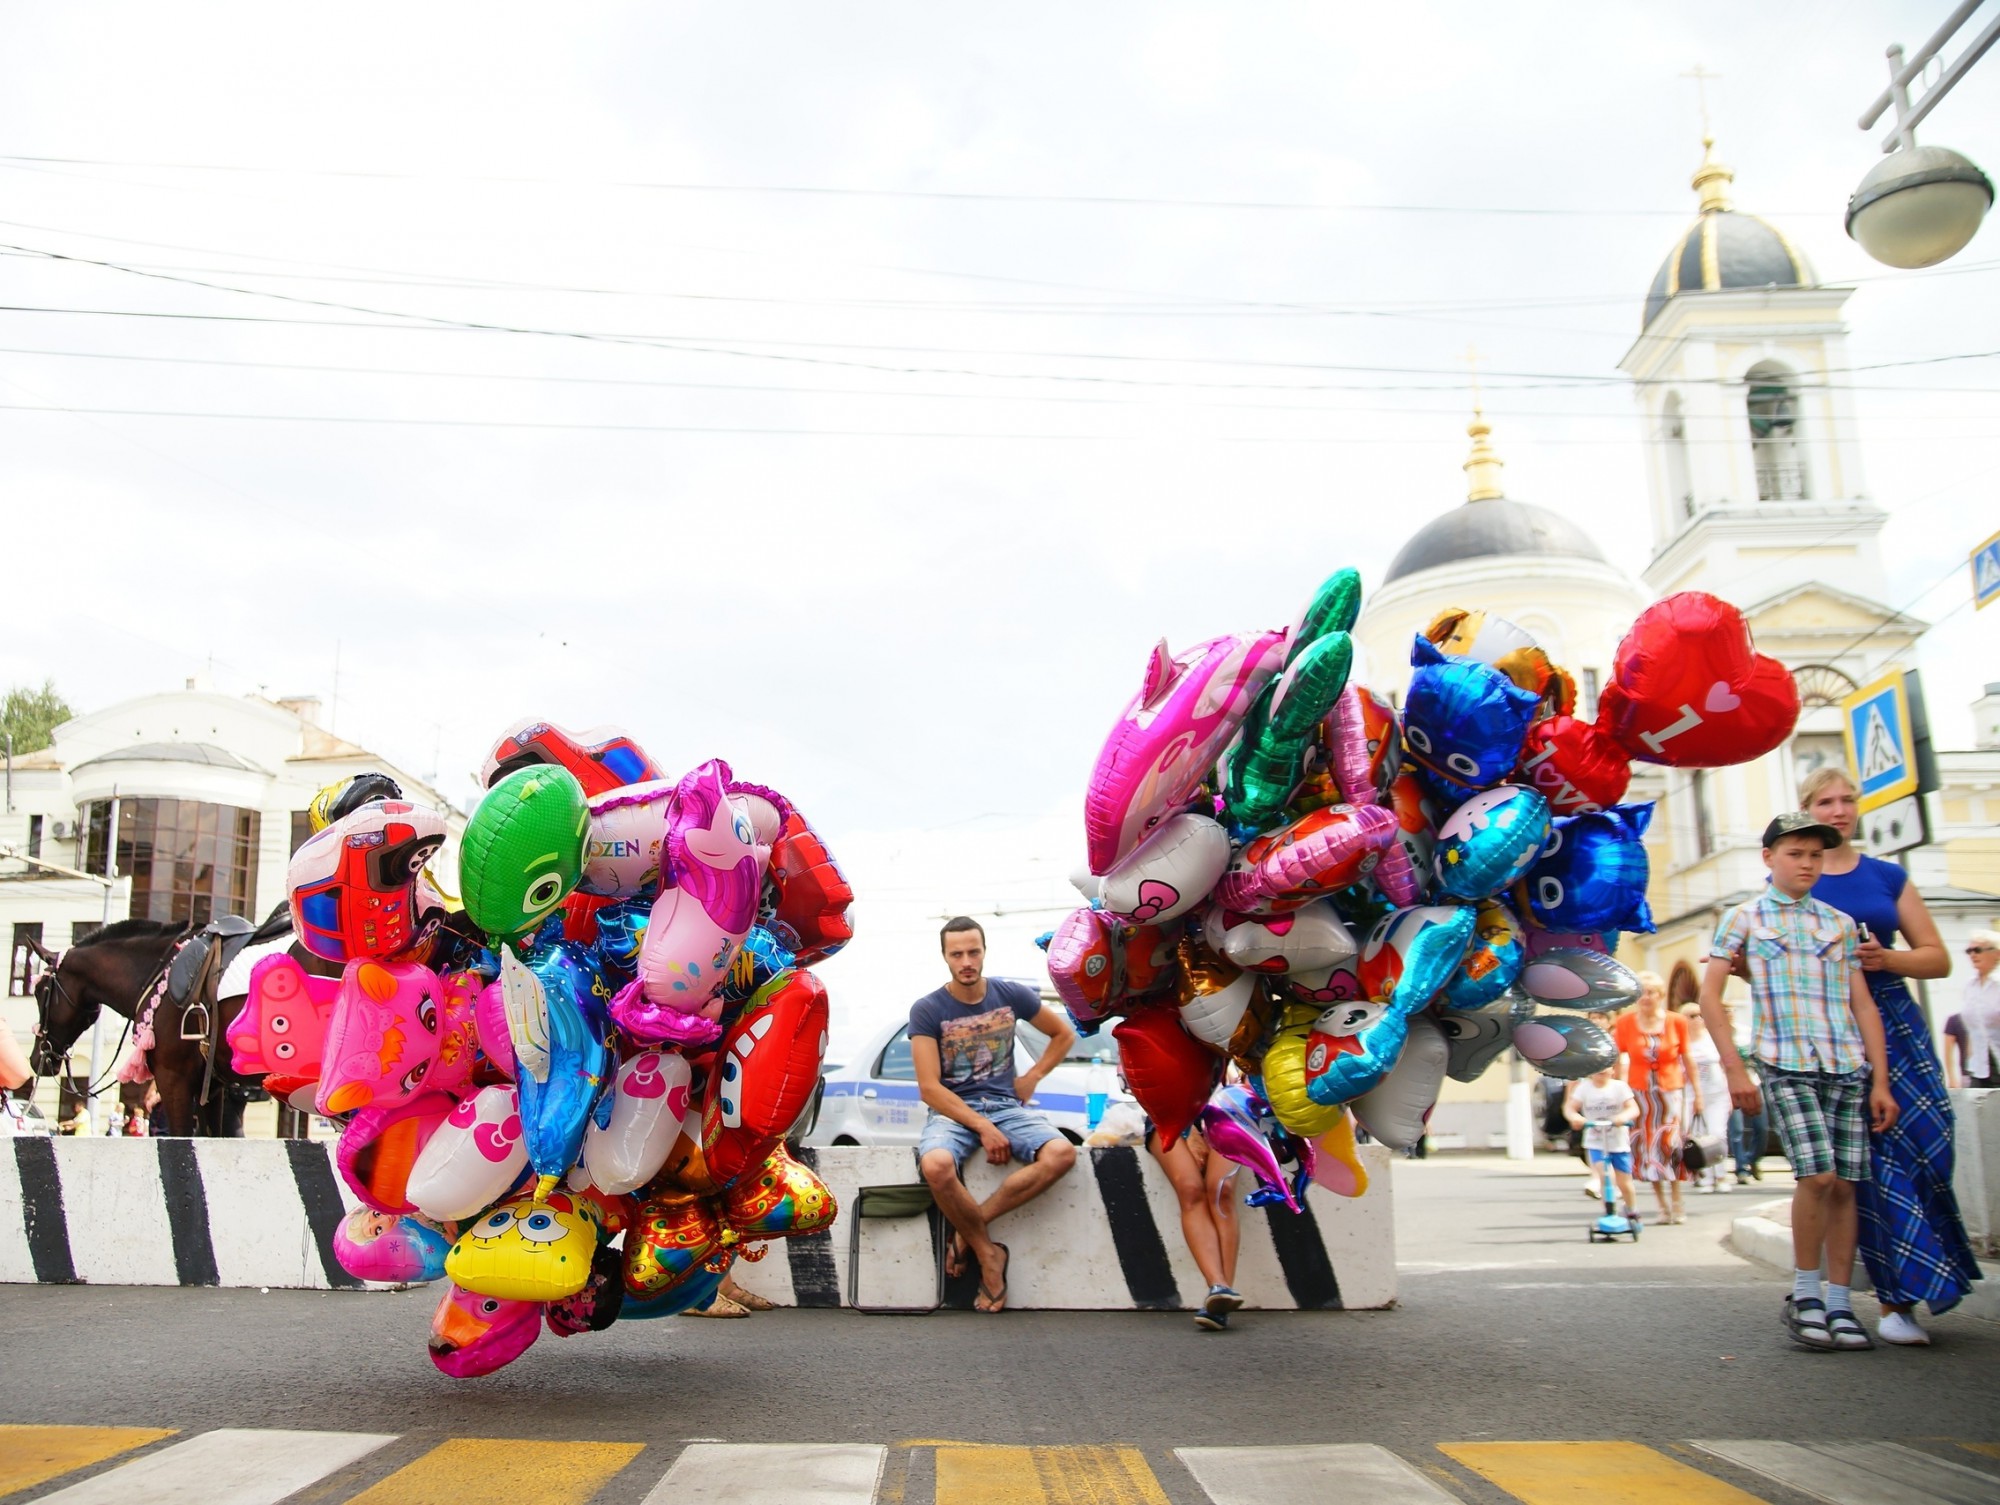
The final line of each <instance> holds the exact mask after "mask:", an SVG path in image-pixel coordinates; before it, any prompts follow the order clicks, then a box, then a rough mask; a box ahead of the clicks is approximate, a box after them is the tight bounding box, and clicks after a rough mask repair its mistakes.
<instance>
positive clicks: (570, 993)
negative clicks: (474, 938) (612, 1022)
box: [500, 947, 612, 1183]
mask: <svg viewBox="0 0 2000 1505" xmlns="http://www.w3.org/2000/svg"><path fill="white" fill-rule="evenodd" d="M539 960H540V961H541V965H540V966H539V967H536V968H530V967H529V966H528V965H527V964H526V963H524V962H522V961H521V960H520V959H519V958H518V957H516V956H514V955H513V953H512V952H511V951H505V950H503V952H502V956H501V969H500V987H501V996H502V1000H503V1003H504V1006H505V1008H506V1013H507V1032H508V1034H509V1035H510V1036H511V1037H512V1039H513V1042H514V1065H515V1087H516V1089H517V1090H518V1093H519V1097H520V1107H521V1141H522V1143H523V1145H524V1146H525V1147H526V1148H527V1151H528V1164H529V1165H530V1166H532V1167H533V1168H534V1172H535V1174H536V1175H537V1176H538V1177H540V1178H541V1180H542V1181H543V1182H544V1183H553V1182H555V1181H556V1180H558V1179H559V1178H560V1177H561V1176H562V1175H563V1174H564V1173H565V1172H567V1171H568V1170H569V1168H570V1167H571V1166H572V1165H574V1164H576V1159H577V1156H578V1155H579V1154H581V1153H582V1151H583V1131H584V1128H585V1126H586V1125H587V1124H588V1123H589V1122H590V1116H591V1110H592V1109H593V1108H595V1107H596V1106H597V1099H598V1094H599V1092H600V1091H601V1089H602V1088H603V1086H604V1082H605V1078H606V1076H607V1075H608V1074H609V1071H610V1066H611V1062H612V1055H611V1052H610V1050H609V1049H608V1048H607V1047H606V1044H605V1034H604V1033H603V1032H602V1031H600V1030H598V1029H597V1028H596V1027H594V1026H593V1025H592V1023H591V1019H590V1016H589V1014H588V1013H587V1012H586V1010H585V1007H584V1003H583V1000H584V999H585V998H588V997H589V996H590V994H589V986H590V981H589V972H588V969H587V968H585V967H583V966H582V965H580V964H579V963H578V962H577V961H576V960H575V959H574V958H571V957H568V956H565V955H563V954H562V953H561V951H560V950H559V948H557V947H549V948H548V949H547V950H546V951H545V952H544V953H543V955H542V956H541V957H540V958H539Z"/></svg>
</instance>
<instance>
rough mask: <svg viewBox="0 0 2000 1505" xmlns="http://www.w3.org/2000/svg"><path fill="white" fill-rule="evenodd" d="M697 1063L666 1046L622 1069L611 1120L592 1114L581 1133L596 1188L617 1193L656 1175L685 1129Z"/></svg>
mask: <svg viewBox="0 0 2000 1505" xmlns="http://www.w3.org/2000/svg"><path fill="white" fill-rule="evenodd" d="M693 1075H694V1068H693V1067H691V1066H689V1065H688V1063H687V1061H686V1059H685V1058H684V1057H681V1056H677V1055H673V1054H671V1053H670V1052H667V1051H659V1050H646V1051H641V1052H640V1053H639V1054H638V1055H636V1056H634V1057H632V1059H631V1060H629V1061H627V1062H626V1063H625V1064H624V1065H623V1066H620V1067H619V1068H618V1082H617V1085H616V1086H614V1087H613V1088H612V1096H611V1122H610V1123H609V1124H607V1125H606V1126H605V1127H604V1128H601V1129H600V1128H598V1126H597V1120H596V1119H595V1118H592V1119H591V1121H590V1127H589V1128H588V1129H586V1130H585V1131H584V1136H583V1167H584V1169H585V1170H587V1171H589V1172H590V1179H591V1181H592V1182H594V1183H595V1184H596V1186H597V1188H598V1190H600V1191H603V1192H606V1193H609V1194H610V1195H611V1196H614V1197H615V1196H619V1195H621V1194H623V1193H625V1192H628V1191H637V1190H638V1189H639V1188H640V1187H642V1186H644V1185H645V1184H646V1183H647V1182H648V1181H650V1180H652V1179H653V1177H654V1176H655V1175H657V1174H658V1172H659V1169H660V1167H661V1166H662V1165H664V1164H665V1163H666V1159H667V1152H668V1151H669V1150H671V1149H672V1148H673V1147H674V1140H675V1139H676V1138H678V1137H679V1135H680V1132H681V1118H682V1116H683V1115H684V1114H686V1112H687V1110H688V1105H689V1097H690V1094H689V1091H688V1084H689V1082H690V1080H691V1079H692V1078H693Z"/></svg>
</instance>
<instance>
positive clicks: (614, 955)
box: [592, 895, 653, 978]
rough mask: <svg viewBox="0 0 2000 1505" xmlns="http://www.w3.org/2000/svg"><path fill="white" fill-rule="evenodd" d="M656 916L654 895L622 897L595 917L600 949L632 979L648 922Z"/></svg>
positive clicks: (611, 964)
mask: <svg viewBox="0 0 2000 1505" xmlns="http://www.w3.org/2000/svg"><path fill="white" fill-rule="evenodd" d="M652 917H653V899H652V896H651V895H647V896H645V897H643V898H637V899H620V900H619V901H618V902H617V903H616V904H607V905H605V906H604V907H603V908H602V909H600V910H598V911H597V913H596V914H595V915H594V916H592V918H593V919H595V920H596V921H597V951H598V955H600V956H602V957H603V958H604V962H605V965H606V966H609V967H615V968H616V969H617V970H618V971H620V972H623V973H624V974H625V976H626V977H627V978H630V977H631V976H632V974H633V973H634V972H636V971H637V970H638V967H639V946H640V943H641V942H642V941H644V940H645V939H646V922H647V921H648V920H650V919H651V918H652Z"/></svg>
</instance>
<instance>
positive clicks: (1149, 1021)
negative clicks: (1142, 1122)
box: [1111, 1005, 1222, 1139]
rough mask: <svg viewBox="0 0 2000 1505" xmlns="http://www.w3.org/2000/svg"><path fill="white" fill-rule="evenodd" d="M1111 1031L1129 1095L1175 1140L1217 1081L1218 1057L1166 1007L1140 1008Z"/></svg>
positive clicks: (1190, 1122)
mask: <svg viewBox="0 0 2000 1505" xmlns="http://www.w3.org/2000/svg"><path fill="white" fill-rule="evenodd" d="M1111 1033H1112V1034H1113V1035H1115V1036H1117V1038H1118V1064H1119V1067H1120V1068H1121V1069H1122V1070H1123V1072H1124V1074H1125V1085H1126V1086H1127V1087H1128V1088H1130V1089H1131V1092H1132V1096H1134V1097H1136V1098H1137V1099H1138V1100H1139V1106H1140V1107H1142V1108H1144V1109H1145V1110H1146V1116H1147V1117H1148V1118H1150V1119H1152V1121H1153V1126H1154V1127H1155V1128H1156V1129H1158V1130H1159V1131H1160V1133H1162V1134H1164V1135H1166V1137H1167V1138H1168V1139H1178V1138H1180V1137H1181V1135H1183V1134H1185V1133H1186V1132H1187V1130H1188V1127H1189V1126H1190V1125H1191V1124H1193V1123H1194V1121H1195V1118H1196V1116H1197V1115H1199V1114H1200V1112H1201V1110H1202V1108H1203V1107H1204V1106H1205V1105H1206V1104H1207V1102H1208V1095H1209V1093H1211V1092H1213V1091H1214V1090H1215V1084H1216V1083H1217V1082H1219V1081H1220V1080H1221V1079H1222V1061H1221V1059H1220V1058H1219V1057H1218V1056H1217V1055H1216V1054H1215V1052H1214V1051H1212V1050H1210V1049H1209V1048H1208V1047H1207V1046H1205V1045H1203V1044H1202V1043H1201V1042H1200V1041H1199V1040H1197V1039H1195V1037H1194V1036H1193V1035H1190V1034H1189V1033H1188V1032H1187V1030H1186V1029H1185V1028H1184V1027H1183V1026H1182V1024H1181V1021H1180V1015H1179V1014H1177V1013H1176V1012H1175V1011H1174V1010H1173V1008H1172V1007H1170V1006H1166V1005H1162V1006H1161V1007H1158V1008H1142V1009H1139V1010H1138V1011H1136V1012H1135V1013H1133V1014H1131V1015H1129V1016H1128V1017H1126V1018H1124V1019H1121V1020H1119V1021H1118V1024H1117V1026H1116V1027H1115V1028H1114V1029H1113V1030H1112V1031H1111Z"/></svg>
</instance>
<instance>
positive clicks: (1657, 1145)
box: [1611, 972, 1701, 1223]
mask: <svg viewBox="0 0 2000 1505" xmlns="http://www.w3.org/2000/svg"><path fill="white" fill-rule="evenodd" d="M1639 986H1640V993H1639V1001H1638V1002H1637V1003H1635V1004H1634V1005H1633V1006H1632V1007H1631V1009H1630V1010H1628V1011H1627V1012H1626V1013H1625V1014H1623V1015H1621V1016H1620V1017H1619V1020H1618V1022H1617V1023H1616V1024H1614V1025H1612V1027H1611V1038H1612V1040H1613V1041H1615V1042H1616V1043H1617V1046H1618V1049H1619V1052H1620V1053H1621V1054H1622V1055H1623V1056H1624V1058H1625V1080H1626V1082H1627V1083H1628V1084H1629V1085H1630V1086H1631V1088H1632V1090H1633V1092H1635V1093H1637V1094H1638V1097H1639V1122H1638V1123H1636V1124H1634V1125H1633V1126H1632V1174H1633V1176H1634V1177H1635V1178H1637V1179H1638V1180H1641V1181H1650V1182H1652V1183H1653V1195H1654V1196H1655V1197H1657V1198H1659V1202H1660V1218H1661V1220H1662V1221H1663V1222H1668V1223H1679V1222H1683V1221H1685V1218H1684V1216H1683V1214H1682V1211H1681V1187H1682V1184H1683V1183H1684V1182H1685V1181H1686V1180H1687V1179H1688V1173H1687V1171H1686V1170H1685V1169H1684V1168H1683V1167H1682V1165H1681V1146H1682V1145H1683V1144H1684V1143H1686V1141H1687V1133H1688V1125H1689V1124H1690V1123H1692V1122H1693V1120H1694V1115H1695V1114H1698V1113H1700V1112H1701V1087H1700V1085H1699V1084H1698V1083H1697V1082H1696V1081H1695V1079H1694V1073H1693V1072H1692V1071H1690V1070H1689V1069H1688V1058H1687V1049H1688V1032H1687V1020H1685V1019H1683V1018H1681V1016H1680V1015H1679V1014H1675V1013H1672V1012H1670V1011H1669V1010H1668V1008H1667V985H1666V983H1665V982H1664V981H1663V980H1662V979H1661V978H1660V976H1659V974H1658V973H1656V972H1641V973H1640V974H1639Z"/></svg>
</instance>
